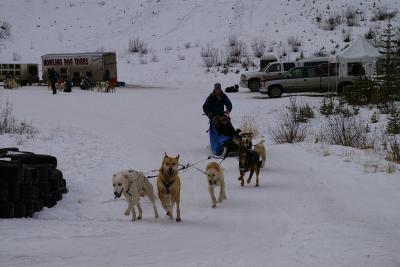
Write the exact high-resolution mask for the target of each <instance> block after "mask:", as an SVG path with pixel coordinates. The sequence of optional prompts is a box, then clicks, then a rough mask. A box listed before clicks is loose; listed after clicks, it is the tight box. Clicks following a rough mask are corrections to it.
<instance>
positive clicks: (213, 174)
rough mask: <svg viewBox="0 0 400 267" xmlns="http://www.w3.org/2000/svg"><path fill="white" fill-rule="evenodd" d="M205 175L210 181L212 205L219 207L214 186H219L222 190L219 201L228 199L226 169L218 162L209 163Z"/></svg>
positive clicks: (209, 189) (209, 188)
mask: <svg viewBox="0 0 400 267" xmlns="http://www.w3.org/2000/svg"><path fill="white" fill-rule="evenodd" d="M205 175H206V176H207V181H208V191H209V192H210V197H211V207H213V208H216V207H217V199H216V198H215V194H214V188H215V187H217V186H219V187H220V192H219V197H218V202H220V203H222V201H224V200H225V199H226V194H225V180H224V169H223V168H222V167H221V166H220V165H219V164H218V163H217V162H210V163H208V164H207V167H206V171H205Z"/></svg>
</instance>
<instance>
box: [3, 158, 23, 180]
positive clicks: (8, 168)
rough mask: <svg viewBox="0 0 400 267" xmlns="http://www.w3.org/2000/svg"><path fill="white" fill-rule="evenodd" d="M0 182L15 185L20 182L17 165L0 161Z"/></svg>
mask: <svg viewBox="0 0 400 267" xmlns="http://www.w3.org/2000/svg"><path fill="white" fill-rule="evenodd" d="M0 182H4V183H9V184H17V183H19V182H20V168H19V166H18V164H15V163H12V162H7V161H0Z"/></svg>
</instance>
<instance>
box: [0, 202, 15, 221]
mask: <svg viewBox="0 0 400 267" xmlns="http://www.w3.org/2000/svg"><path fill="white" fill-rule="evenodd" d="M0 218H4V219H5V218H14V204H13V203H0Z"/></svg>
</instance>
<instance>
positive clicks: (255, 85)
mask: <svg viewBox="0 0 400 267" xmlns="http://www.w3.org/2000/svg"><path fill="white" fill-rule="evenodd" d="M248 86H249V89H250V91H252V92H258V91H259V90H260V88H261V82H260V80H258V79H252V80H250V81H249V84H248Z"/></svg>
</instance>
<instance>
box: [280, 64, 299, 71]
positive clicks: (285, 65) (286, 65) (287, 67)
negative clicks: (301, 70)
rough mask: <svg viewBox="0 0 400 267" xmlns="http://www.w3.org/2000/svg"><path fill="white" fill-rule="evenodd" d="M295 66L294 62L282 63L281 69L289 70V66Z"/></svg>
mask: <svg viewBox="0 0 400 267" xmlns="http://www.w3.org/2000/svg"><path fill="white" fill-rule="evenodd" d="M294 67H296V66H295V64H294V63H283V70H284V71H289V70H290V69H291V68H294Z"/></svg>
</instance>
